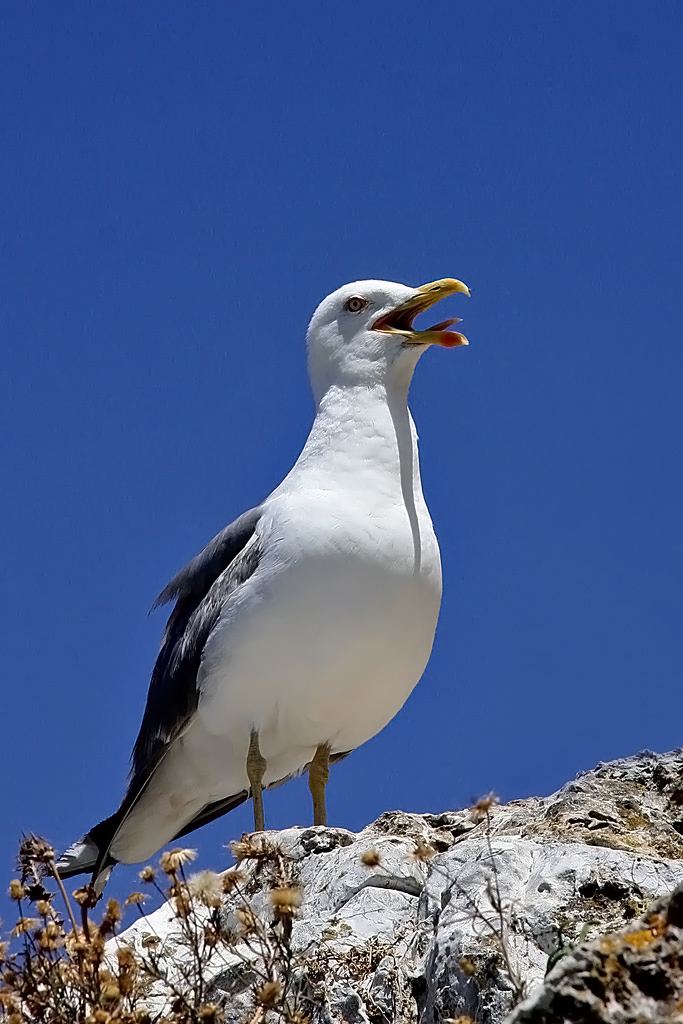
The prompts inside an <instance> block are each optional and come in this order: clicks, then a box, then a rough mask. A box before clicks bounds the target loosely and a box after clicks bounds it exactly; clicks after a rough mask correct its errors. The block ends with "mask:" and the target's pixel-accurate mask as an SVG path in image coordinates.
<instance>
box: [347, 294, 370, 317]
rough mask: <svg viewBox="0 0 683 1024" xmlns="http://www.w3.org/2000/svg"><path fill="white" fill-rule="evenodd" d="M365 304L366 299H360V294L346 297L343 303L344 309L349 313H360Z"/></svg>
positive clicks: (366, 302)
mask: <svg viewBox="0 0 683 1024" xmlns="http://www.w3.org/2000/svg"><path fill="white" fill-rule="evenodd" d="M367 304H368V300H367V299H362V298H361V297H360V295H352V296H351V298H350V299H347V300H346V302H345V303H344V309H345V310H347V312H349V313H360V311H361V309H365V307H366V306H367Z"/></svg>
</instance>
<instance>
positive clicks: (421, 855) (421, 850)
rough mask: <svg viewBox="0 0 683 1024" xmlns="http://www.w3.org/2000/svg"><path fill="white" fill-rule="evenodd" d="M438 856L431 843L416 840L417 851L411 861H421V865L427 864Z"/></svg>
mask: <svg viewBox="0 0 683 1024" xmlns="http://www.w3.org/2000/svg"><path fill="white" fill-rule="evenodd" d="M435 854H436V850H435V849H434V847H433V846H431V845H430V844H429V843H425V841H424V839H422V838H420V839H416V840H415V849H414V850H413V852H412V853H411V854H410V859H411V860H415V861H419V862H420V863H423V864H424V863H426V862H427V861H428V860H431V859H432V857H434V856H435Z"/></svg>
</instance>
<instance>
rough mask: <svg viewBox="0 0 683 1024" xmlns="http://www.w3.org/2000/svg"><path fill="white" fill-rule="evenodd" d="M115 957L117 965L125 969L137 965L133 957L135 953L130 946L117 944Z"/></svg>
mask: <svg viewBox="0 0 683 1024" xmlns="http://www.w3.org/2000/svg"><path fill="white" fill-rule="evenodd" d="M116 959H117V960H118V962H119V967H121V968H123V969H124V970H125V969H128V968H132V967H137V960H136V959H135V953H134V952H133V950H132V949H131V948H130V946H119V948H118V949H117V950H116Z"/></svg>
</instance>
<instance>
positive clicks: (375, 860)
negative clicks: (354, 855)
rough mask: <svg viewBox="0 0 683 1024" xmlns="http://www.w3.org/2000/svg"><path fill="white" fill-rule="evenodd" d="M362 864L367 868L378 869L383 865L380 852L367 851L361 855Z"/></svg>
mask: <svg viewBox="0 0 683 1024" xmlns="http://www.w3.org/2000/svg"><path fill="white" fill-rule="evenodd" d="M360 862H361V864H364V865H365V867H366V868H376V867H377V866H378V865H379V864H381V863H382V857H381V855H380V853H379V851H378V850H365V852H364V853H361V855H360Z"/></svg>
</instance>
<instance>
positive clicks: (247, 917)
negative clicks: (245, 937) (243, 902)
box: [235, 906, 258, 934]
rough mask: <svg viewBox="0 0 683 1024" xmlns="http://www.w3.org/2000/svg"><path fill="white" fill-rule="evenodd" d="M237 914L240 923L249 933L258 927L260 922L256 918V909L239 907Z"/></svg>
mask: <svg viewBox="0 0 683 1024" xmlns="http://www.w3.org/2000/svg"><path fill="white" fill-rule="evenodd" d="M235 915H236V917H237V920H238V921H239V923H240V924H241V925H242V928H243V930H244V931H245V932H246V933H247V934H249V932H253V931H254V930H255V929H256V927H257V924H258V922H257V920H256V915H255V914H254V911H253V910H252V909H251V907H247V906H244V907H238V908H237V910H236V911H235Z"/></svg>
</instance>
